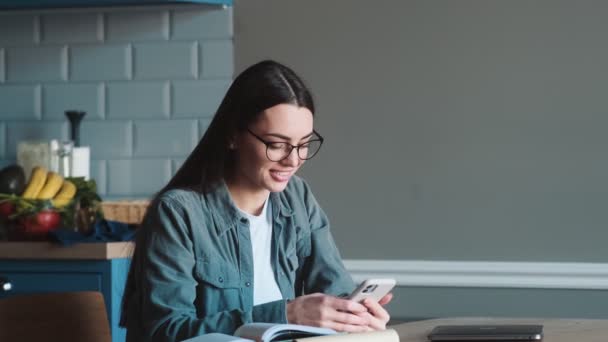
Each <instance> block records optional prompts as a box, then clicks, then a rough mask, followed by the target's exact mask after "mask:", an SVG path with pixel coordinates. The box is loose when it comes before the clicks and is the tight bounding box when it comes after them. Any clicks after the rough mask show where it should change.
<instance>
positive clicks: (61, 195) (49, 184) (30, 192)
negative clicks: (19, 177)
mask: <svg viewBox="0 0 608 342" xmlns="http://www.w3.org/2000/svg"><path fill="white" fill-rule="evenodd" d="M75 195H76V185H74V183H72V182H70V181H68V180H65V179H63V177H62V176H61V175H60V174H58V173H56V172H48V171H47V170H46V169H45V168H43V167H40V166H36V167H34V168H33V169H32V176H31V177H30V181H29V183H28V184H27V187H26V188H25V191H24V192H23V195H21V196H22V197H23V198H25V199H40V200H51V202H52V203H53V206H54V207H56V208H61V207H64V206H66V205H67V204H69V203H70V201H71V200H72V198H74V196H75Z"/></svg>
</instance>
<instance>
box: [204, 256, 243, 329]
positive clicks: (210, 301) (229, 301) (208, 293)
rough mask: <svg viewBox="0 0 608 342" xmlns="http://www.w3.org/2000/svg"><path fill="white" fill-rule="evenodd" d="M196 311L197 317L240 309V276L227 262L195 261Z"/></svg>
mask: <svg viewBox="0 0 608 342" xmlns="http://www.w3.org/2000/svg"><path fill="white" fill-rule="evenodd" d="M195 275H196V278H197V280H198V285H197V291H196V292H197V299H196V300H197V305H196V306H197V311H198V315H199V317H204V316H207V315H209V314H213V313H217V312H221V311H227V310H233V309H241V308H242V300H241V293H240V292H241V291H240V274H239V272H238V268H237V267H236V266H235V265H232V264H230V263H228V262H221V261H216V260H213V261H204V260H200V259H198V260H197V263H196V267H195Z"/></svg>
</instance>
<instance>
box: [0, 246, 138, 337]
mask: <svg viewBox="0 0 608 342" xmlns="http://www.w3.org/2000/svg"><path fill="white" fill-rule="evenodd" d="M6 245H7V243H0V278H2V279H3V281H5V282H9V283H10V284H11V289H10V290H8V291H0V297H5V296H11V295H17V294H28V293H44V292H65V291H100V292H101V293H103V296H104V299H105V303H106V310H107V312H108V321H109V322H110V327H111V330H112V341H113V342H123V341H125V336H126V330H125V329H123V328H120V327H119V321H120V305H121V301H122V294H123V291H124V286H125V282H126V279H127V274H128V271H129V263H130V258H128V257H109V258H108V259H97V260H96V259H92V257H88V258H91V259H87V256H86V255H85V256H83V255H77V256H76V257H77V258H56V255H53V256H51V258H49V259H45V258H44V255H40V258H36V256H35V255H34V256H32V255H29V256H28V257H26V258H18V257H17V258H11V255H7V254H9V253H7V251H6V250H1V249H3V247H5V246H6ZM57 248H62V249H63V250H62V251H61V252H62V253H63V254H66V253H69V248H71V247H57ZM83 248H86V246H80V247H79V249H80V250H81V251H82V249H83ZM95 257H96V258H98V257H99V256H95Z"/></svg>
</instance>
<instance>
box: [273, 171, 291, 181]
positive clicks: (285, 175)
mask: <svg viewBox="0 0 608 342" xmlns="http://www.w3.org/2000/svg"><path fill="white" fill-rule="evenodd" d="M292 174H293V171H270V175H271V176H272V178H274V179H275V180H278V181H286V180H289V178H290V177H291V175H292Z"/></svg>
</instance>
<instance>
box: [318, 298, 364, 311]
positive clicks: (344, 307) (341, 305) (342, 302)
mask: <svg viewBox="0 0 608 342" xmlns="http://www.w3.org/2000/svg"><path fill="white" fill-rule="evenodd" d="M327 304H328V305H329V306H331V307H333V308H334V309H336V310H338V311H347V312H352V313H354V314H357V313H360V312H366V311H367V308H366V307H365V305H363V304H361V303H357V302H354V301H352V300H349V299H342V298H338V297H329V296H328V297H327Z"/></svg>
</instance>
